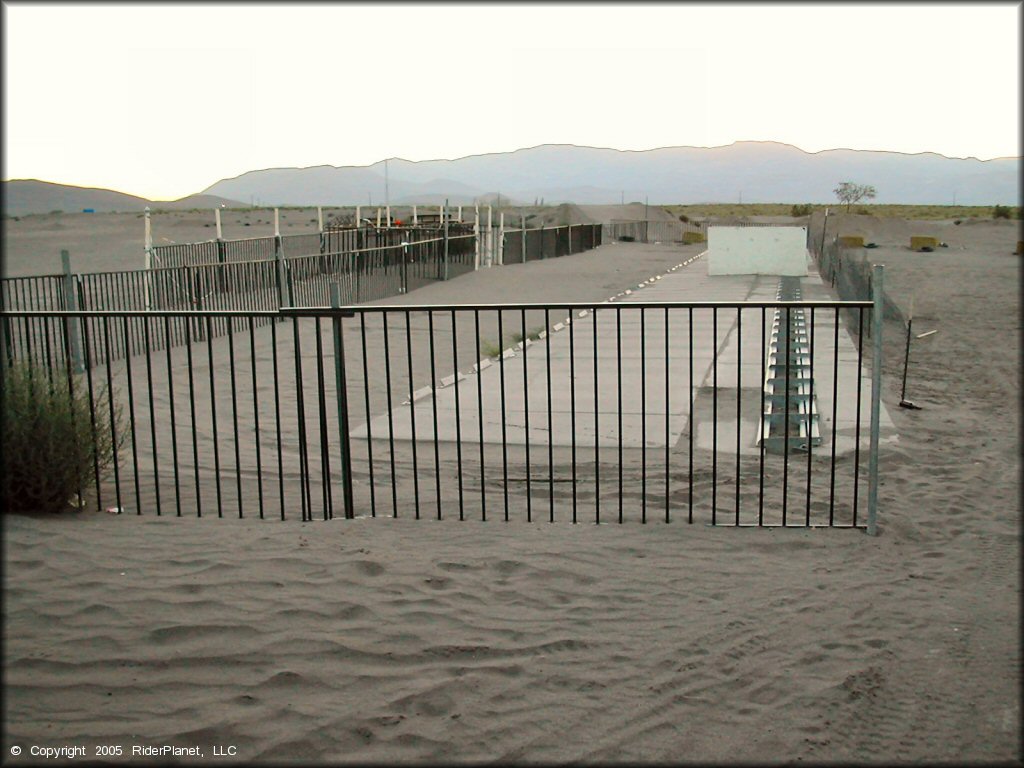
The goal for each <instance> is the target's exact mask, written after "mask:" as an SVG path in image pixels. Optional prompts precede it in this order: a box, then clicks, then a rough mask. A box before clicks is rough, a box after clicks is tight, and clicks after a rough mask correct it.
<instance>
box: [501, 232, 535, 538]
mask: <svg viewBox="0 0 1024 768" xmlns="http://www.w3.org/2000/svg"><path fill="white" fill-rule="evenodd" d="M502 217H504V214H502ZM520 325H521V328H520V331H521V333H522V336H523V339H522V342H521V343H522V345H523V421H524V432H525V435H526V438H525V440H524V441H523V443H524V448H525V449H526V522H528V523H529V522H533V504H532V498H531V497H532V495H533V494H532V488H531V485H530V378H529V374H528V372H527V370H526V341H527V338H526V310H525V309H524V310H521V311H520Z"/></svg>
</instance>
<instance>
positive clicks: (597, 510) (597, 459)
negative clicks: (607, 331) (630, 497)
mask: <svg viewBox="0 0 1024 768" xmlns="http://www.w3.org/2000/svg"><path fill="white" fill-rule="evenodd" d="M590 317H591V319H592V320H593V325H594V333H593V337H594V522H595V523H598V524H599V523H600V522H601V454H600V444H601V440H600V438H601V430H600V429H599V428H598V413H599V412H600V408H598V405H599V394H600V392H601V389H600V386H599V385H598V381H597V360H598V358H597V307H591V308H590Z"/></svg>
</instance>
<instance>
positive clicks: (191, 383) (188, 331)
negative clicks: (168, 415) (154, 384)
mask: <svg viewBox="0 0 1024 768" xmlns="http://www.w3.org/2000/svg"><path fill="white" fill-rule="evenodd" d="M185 352H186V356H187V357H186V359H187V361H188V365H187V367H188V407H189V413H190V414H191V416H192V461H194V462H195V476H196V517H202V516H203V507H202V501H201V495H202V492H201V490H200V486H201V483H200V477H199V435H198V431H197V425H196V386H195V376H194V375H193V371H194V366H193V365H192V319H191V318H187V319H186V320H185Z"/></svg>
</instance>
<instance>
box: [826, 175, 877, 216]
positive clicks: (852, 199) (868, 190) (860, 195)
mask: <svg viewBox="0 0 1024 768" xmlns="http://www.w3.org/2000/svg"><path fill="white" fill-rule="evenodd" d="M832 192H833V193H835V196H836V197H837V198H839V202H840V203H845V204H846V212H847V213H849V212H850V206H851V205H852V204H853V203H859V202H860V201H861V200H864V199H865V198H866V199H868V200H872V199H874V197H875V188H874V187H872V186H871V185H869V184H854V183H853V182H852V181H844V182H841V183H840V184H839V186H838V187H836V188H835V189H833V190H832Z"/></svg>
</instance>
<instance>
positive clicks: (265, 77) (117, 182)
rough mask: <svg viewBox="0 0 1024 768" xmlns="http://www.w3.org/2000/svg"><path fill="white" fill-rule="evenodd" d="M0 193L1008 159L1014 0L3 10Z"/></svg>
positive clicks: (159, 191)
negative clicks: (303, 172) (888, 156)
mask: <svg viewBox="0 0 1024 768" xmlns="http://www.w3.org/2000/svg"><path fill="white" fill-rule="evenodd" d="M3 6H4V8H3V11H4V58H5V61H4V69H3V71H4V98H5V101H6V104H5V109H4V120H5V126H4V154H3V160H4V168H3V178H4V179H16V178H37V179H43V180H45V181H55V182H59V183H63V184H74V185H80V186H95V187H104V188H109V189H116V190H119V191H122V192H128V193H131V194H135V195H140V196H143V197H148V198H152V199H174V198H178V197H183V196H185V195H188V194H191V193H194V192H199V191H201V190H202V189H205V188H206V187H208V186H209V185H211V184H213V183H214V182H216V181H218V180H219V179H222V178H225V177H232V176H237V175H239V174H241V173H244V172H246V171H250V170H255V169H260V168H270V167H282V166H289V167H290V166H299V167H302V166H310V165H368V164H370V163H374V162H377V161H379V160H383V159H384V158H389V157H401V158H406V159H408V160H430V159H438V158H448V159H453V158H457V157H464V156H466V155H472V154H480V153H487V152H506V151H512V150H515V149H519V148H522V147H531V146H536V145H538V144H548V143H557V144H578V145H588V146H597V147H611V148H615V149H623V150H643V149H654V148H657V147H665V146H683V145H685V146H720V145H725V144H730V143H732V142H734V141H742V140H760V141H780V142H785V143H787V144H793V145H795V146H797V147H800V148H801V149H803V150H806V151H808V152H817V151H820V150H823V149H834V148H841V147H846V148H852V149H876V150H891V151H897V152H908V153H914V152H938V153H941V154H944V155H947V156H950V157H977V158H980V159H983V160H986V159H991V158H994V157H1006V156H1019V155H1020V154H1021V151H1020V140H1019V134H1020V128H1021V126H1020V97H1021V93H1020V51H1021V44H1020V43H1021V41H1020V28H1021V5H1020V4H1019V3H995V4H988V5H985V4H980V3H978V4H962V5H960V4H935V5H925V4H913V5H906V6H898V5H897V6H894V5H888V4H866V5H836V4H822V5H805V4H800V5H790V6H787V5H762V4H758V5H723V4H715V5H707V6H699V5H688V4H679V5H673V4H652V5H638V4H630V5H608V4H598V5H584V4H567V5H551V4H540V3H538V4H486V5H484V4H480V5H475V4H449V5H443V4H438V5H421V4H416V5H411V4H381V3H373V4H346V3H340V4H308V5H301V6H299V5H287V6H285V5H274V4H253V5H247V4H244V3H239V4H228V5H208V4H205V3H204V4H199V3H196V4H141V3H140V4H138V5H134V4H132V5H122V4H117V5H113V4H111V5H102V4H90V3H76V4H73V5H61V4H44V3H35V2H33V3H27V2H4V3H3Z"/></svg>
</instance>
